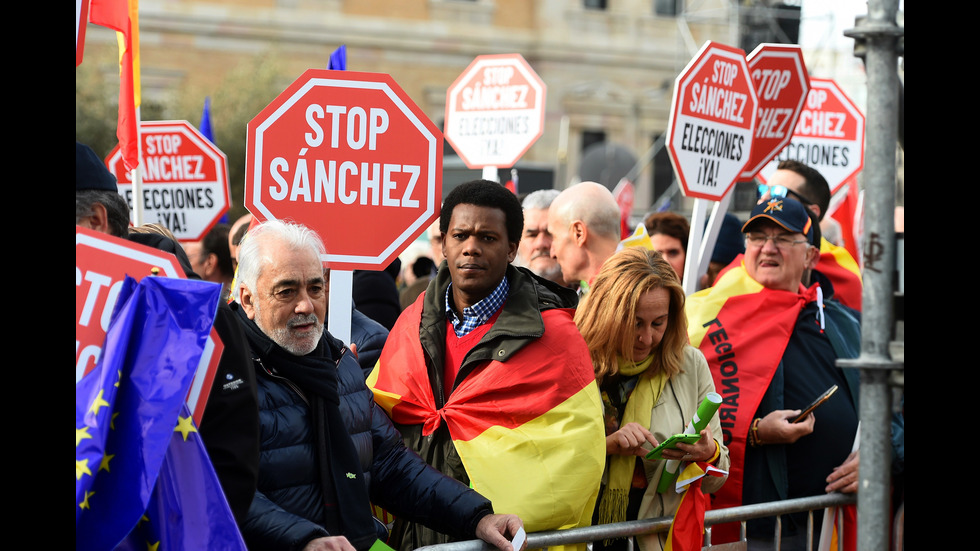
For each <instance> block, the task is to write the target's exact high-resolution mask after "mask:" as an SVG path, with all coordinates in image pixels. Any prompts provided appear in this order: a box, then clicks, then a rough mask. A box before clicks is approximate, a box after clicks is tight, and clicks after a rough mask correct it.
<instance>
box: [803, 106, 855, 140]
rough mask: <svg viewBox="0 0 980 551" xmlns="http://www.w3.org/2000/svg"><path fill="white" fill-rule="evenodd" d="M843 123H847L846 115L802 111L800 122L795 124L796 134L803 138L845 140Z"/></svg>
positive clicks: (830, 112)
mask: <svg viewBox="0 0 980 551" xmlns="http://www.w3.org/2000/svg"><path fill="white" fill-rule="evenodd" d="M845 121H847V113H835V112H833V111H806V110H804V111H803V112H802V113H800V122H798V123H796V133H798V134H802V135H804V136H821V137H824V136H825V137H828V138H846V137H847V136H846V135H845V133H844V122H845Z"/></svg>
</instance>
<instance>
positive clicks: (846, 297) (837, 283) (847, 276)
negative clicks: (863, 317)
mask: <svg viewBox="0 0 980 551" xmlns="http://www.w3.org/2000/svg"><path fill="white" fill-rule="evenodd" d="M816 270H817V271H818V272H820V273H822V274H823V275H824V276H826V277H827V279H829V280H830V283H831V284H832V285H833V286H834V298H835V299H837V301H838V302H840V303H841V304H843V305H844V306H849V307H851V308H854V309H855V310H857V311H858V312H860V311H861V300H862V298H861V296H862V282H861V268H860V267H859V266H858V264H857V262H855V260H854V257H852V256H851V253H849V252H848V251H847V249H845V248H844V247H838V246H837V245H834V244H833V243H831V242H830V241H827V240H826V239H823V238H821V239H820V261H819V262H818V263H817V267H816Z"/></svg>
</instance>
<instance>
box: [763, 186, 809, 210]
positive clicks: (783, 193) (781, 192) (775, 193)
mask: <svg viewBox="0 0 980 551" xmlns="http://www.w3.org/2000/svg"><path fill="white" fill-rule="evenodd" d="M766 192H768V193H769V196H770V197H789V196H790V195H792V196H793V198H795V199H796V200H797V201H799V202H801V203H803V204H804V205H812V204H814V203H813V201H811V200H809V199H807V198H806V197H804V196H802V195H800V194H799V193H796V192H795V191H793V190H791V189H789V188H788V187H786V186H770V185H767V184H759V197H763V196H764V195H765V194H766Z"/></svg>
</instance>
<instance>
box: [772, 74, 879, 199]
mask: <svg viewBox="0 0 980 551" xmlns="http://www.w3.org/2000/svg"><path fill="white" fill-rule="evenodd" d="M787 159H792V160H796V161H800V162H801V163H803V164H806V165H810V166H811V167H813V168H815V169H816V170H817V171H818V172H820V174H821V175H823V177H824V178H826V179H827V184H828V185H829V186H830V192H831V193H837V190H839V189H840V188H841V187H842V186H843V185H844V184H845V183H846V182H847V181H849V180H850V179H851V178H854V177H855V176H857V174H858V173H859V172H861V169H862V168H864V114H863V113H861V110H860V109H858V106H857V105H856V104H855V103H854V102H853V101H852V100H851V98H849V97H848V96H847V94H846V93H844V90H843V89H841V87H840V86H838V85H837V83H836V82H834V81H833V80H831V79H826V78H811V79H810V93H809V94H807V96H806V105H805V106H804V108H803V112H802V113H800V120H799V121H798V122H797V123H796V129H795V130H794V132H793V137H792V139H791V140H790V142H789V144H788V145H787V146H786V147H784V148H783V149H782V150H781V151H780V152H779V153H778V154H777V155H776V158H775V159H773V160H772V161H771V162H769V164H767V165H765V166H763V167H762V170H760V171H759V174H758V175H757V176H758V178H759V179H760V180H762V181H763V182H765V181H767V180H768V179H769V177H770V176H772V173H773V172H775V171H776V166H777V165H778V164H779V161H784V160H787Z"/></svg>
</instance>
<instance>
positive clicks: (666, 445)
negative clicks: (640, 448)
mask: <svg viewBox="0 0 980 551" xmlns="http://www.w3.org/2000/svg"><path fill="white" fill-rule="evenodd" d="M700 439H701V435H700V434H697V433H695V434H675V435H673V436H671V437H670V438H668V439H666V440H664V441H663V443H661V444H660V445H659V446H657V447H656V448H654V449H653V450H652V451H650V453H648V454H647V455H646V458H647V459H660V458H661V457H662V455H661V454H662V453H663V451H664V450H667V449H672V448H676V447H677V443H678V442H684V443H685V444H693V443H695V442H697V441H698V440H700Z"/></svg>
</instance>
